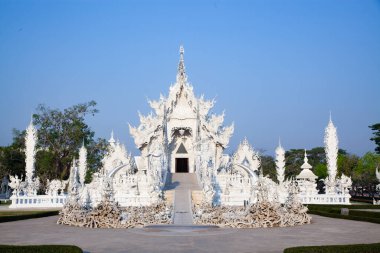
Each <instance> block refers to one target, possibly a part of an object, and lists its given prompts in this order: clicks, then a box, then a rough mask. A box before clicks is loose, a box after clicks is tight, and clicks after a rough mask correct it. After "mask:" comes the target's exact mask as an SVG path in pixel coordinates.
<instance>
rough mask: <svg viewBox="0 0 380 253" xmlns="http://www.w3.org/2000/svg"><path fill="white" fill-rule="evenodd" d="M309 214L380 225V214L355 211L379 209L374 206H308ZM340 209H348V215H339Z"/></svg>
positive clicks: (379, 207)
mask: <svg viewBox="0 0 380 253" xmlns="http://www.w3.org/2000/svg"><path fill="white" fill-rule="evenodd" d="M308 208H309V213H310V214H316V215H321V216H326V217H330V218H339V219H346V220H356V221H366V222H372V223H378V224H380V212H368V211H359V210H355V209H380V206H374V205H308ZM341 208H348V209H349V215H341V214H340V211H341Z"/></svg>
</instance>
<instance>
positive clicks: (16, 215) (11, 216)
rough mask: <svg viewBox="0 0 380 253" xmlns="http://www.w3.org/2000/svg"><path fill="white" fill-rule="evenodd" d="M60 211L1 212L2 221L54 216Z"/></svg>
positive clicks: (0, 218) (0, 219) (0, 221)
mask: <svg viewBox="0 0 380 253" xmlns="http://www.w3.org/2000/svg"><path fill="white" fill-rule="evenodd" d="M58 213H59V211H4V212H0V223H2V222H8V221H16V220H26V219H33V218H41V217H47V216H53V215H58ZM0 252H1V251H0Z"/></svg>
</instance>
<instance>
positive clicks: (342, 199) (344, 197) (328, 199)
mask: <svg viewBox="0 0 380 253" xmlns="http://www.w3.org/2000/svg"><path fill="white" fill-rule="evenodd" d="M299 198H300V201H301V202H302V204H319V205H322V204H324V205H325V204H327V205H351V203H350V198H351V195H350V194H314V195H303V194H300V195H299Z"/></svg>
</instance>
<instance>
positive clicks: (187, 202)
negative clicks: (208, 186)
mask: <svg viewBox="0 0 380 253" xmlns="http://www.w3.org/2000/svg"><path fill="white" fill-rule="evenodd" d="M166 188H167V189H174V190H175V193H174V224H175V225H191V224H193V217H192V216H193V215H192V211H191V191H192V190H200V187H199V184H198V180H197V177H196V175H195V174H193V173H174V174H173V175H172V178H171V182H169V184H168V185H167V186H166Z"/></svg>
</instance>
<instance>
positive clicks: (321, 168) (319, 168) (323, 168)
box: [314, 163, 328, 179]
mask: <svg viewBox="0 0 380 253" xmlns="http://www.w3.org/2000/svg"><path fill="white" fill-rule="evenodd" d="M314 174H315V175H316V176H317V177H318V179H322V178H326V177H327V176H328V174H327V165H326V164H325V163H318V164H317V165H316V166H315V167H314Z"/></svg>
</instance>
